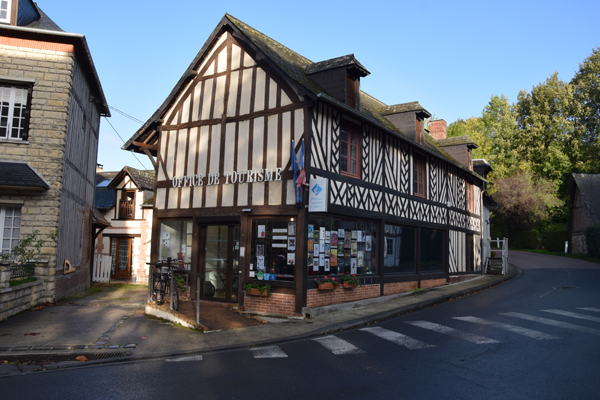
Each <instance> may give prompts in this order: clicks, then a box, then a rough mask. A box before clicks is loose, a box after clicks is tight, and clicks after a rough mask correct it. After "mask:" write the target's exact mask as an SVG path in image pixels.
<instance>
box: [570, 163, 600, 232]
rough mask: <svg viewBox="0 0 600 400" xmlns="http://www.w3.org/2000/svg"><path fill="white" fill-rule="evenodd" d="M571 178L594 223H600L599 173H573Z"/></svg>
mask: <svg viewBox="0 0 600 400" xmlns="http://www.w3.org/2000/svg"><path fill="white" fill-rule="evenodd" d="M573 178H574V179H575V183H576V184H577V187H578V188H579V192H580V193H581V197H582V199H583V201H584V203H585V205H586V206H587V208H588V209H589V210H590V213H591V214H592V219H593V220H594V223H596V224H600V174H573Z"/></svg>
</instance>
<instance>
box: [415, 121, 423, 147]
mask: <svg viewBox="0 0 600 400" xmlns="http://www.w3.org/2000/svg"><path fill="white" fill-rule="evenodd" d="M415 124H416V126H415V129H416V134H415V139H416V141H417V143H419V144H423V121H422V120H420V119H419V118H417V120H416V122H415Z"/></svg>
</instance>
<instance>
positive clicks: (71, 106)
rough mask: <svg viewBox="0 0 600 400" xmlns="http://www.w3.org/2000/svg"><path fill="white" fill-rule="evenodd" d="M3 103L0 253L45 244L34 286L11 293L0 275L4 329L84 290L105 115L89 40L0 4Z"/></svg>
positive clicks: (28, 7) (27, 10) (35, 12)
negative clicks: (35, 241) (22, 315)
mask: <svg viewBox="0 0 600 400" xmlns="http://www.w3.org/2000/svg"><path fill="white" fill-rule="evenodd" d="M0 97H1V100H0V107H1V112H0V115H1V118H0V243H1V244H2V248H1V249H0V250H1V251H2V252H3V253H6V252H10V251H11V249H12V248H13V247H14V246H15V245H16V244H18V243H19V240H23V239H24V238H25V237H27V235H29V234H31V233H33V232H34V231H36V230H37V231H39V233H40V237H41V238H42V239H45V243H44V246H43V247H42V249H41V253H40V254H39V256H38V258H39V259H38V263H37V267H36V268H35V277H36V278H37V280H36V281H35V282H31V283H28V284H24V285H18V286H14V287H9V285H8V282H7V280H8V279H9V275H8V273H7V271H8V270H7V268H8V267H6V266H4V267H1V268H3V274H2V277H3V278H2V280H1V281H0V320H1V319H4V318H6V317H8V316H9V315H12V314H15V313H17V312H20V311H22V310H24V309H27V308H29V307H31V306H32V305H34V304H36V303H41V302H46V301H54V300H57V299H60V298H63V297H65V296H68V295H70V294H73V293H75V292H77V291H79V290H82V289H84V288H85V287H86V286H88V285H89V282H90V260H91V253H92V230H93V225H94V213H93V210H94V177H95V168H96V158H97V150H98V133H99V126H100V117H101V116H102V115H109V114H110V113H109V109H108V106H107V104H106V100H105V98H104V93H103V91H102V87H101V85H100V80H99V78H98V75H97V73H96V69H95V67H94V63H93V61H92V57H91V54H90V50H89V48H88V45H87V42H86V39H85V37H84V36H83V35H80V34H74V33H68V32H64V31H63V30H61V29H60V28H59V27H58V26H57V25H56V24H55V23H54V22H53V21H52V20H51V19H50V18H49V17H48V16H47V15H46V14H44V12H43V11H42V10H41V9H40V8H39V7H38V6H37V4H35V3H34V2H32V1H31V0H8V1H2V2H1V3H0ZM55 231H58V238H57V239H56V240H50V239H49V235H50V234H51V233H52V232H55Z"/></svg>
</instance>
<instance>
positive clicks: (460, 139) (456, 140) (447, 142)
mask: <svg viewBox="0 0 600 400" xmlns="http://www.w3.org/2000/svg"><path fill="white" fill-rule="evenodd" d="M437 142H438V144H439V145H440V146H441V147H447V146H458V145H461V144H465V145H467V146H468V147H470V148H472V149H476V148H477V147H479V146H477V144H476V143H475V142H474V141H472V140H471V138H470V137H468V136H466V135H465V136H455V137H449V138H446V139H439V140H438V141H437Z"/></svg>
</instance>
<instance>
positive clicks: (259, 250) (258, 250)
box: [256, 244, 265, 257]
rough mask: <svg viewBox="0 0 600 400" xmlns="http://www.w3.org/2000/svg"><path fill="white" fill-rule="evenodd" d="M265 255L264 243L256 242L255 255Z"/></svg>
mask: <svg viewBox="0 0 600 400" xmlns="http://www.w3.org/2000/svg"><path fill="white" fill-rule="evenodd" d="M264 255H265V245H264V244H257V245H256V256H257V257H263V256H264Z"/></svg>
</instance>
